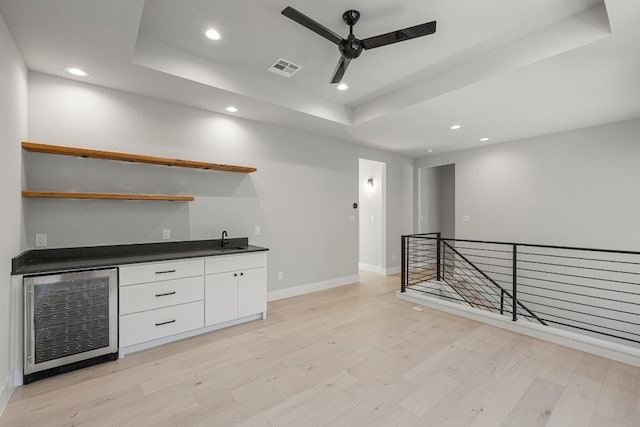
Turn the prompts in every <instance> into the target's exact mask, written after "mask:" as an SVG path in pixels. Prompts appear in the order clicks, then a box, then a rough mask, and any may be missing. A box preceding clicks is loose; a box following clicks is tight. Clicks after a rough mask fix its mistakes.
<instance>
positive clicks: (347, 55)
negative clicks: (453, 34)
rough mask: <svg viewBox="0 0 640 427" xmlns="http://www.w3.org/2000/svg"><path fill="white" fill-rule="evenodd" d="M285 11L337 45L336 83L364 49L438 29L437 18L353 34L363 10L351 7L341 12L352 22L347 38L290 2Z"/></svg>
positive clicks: (284, 12)
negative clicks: (362, 35) (363, 34)
mask: <svg viewBox="0 0 640 427" xmlns="http://www.w3.org/2000/svg"><path fill="white" fill-rule="evenodd" d="M282 14H283V15H284V16H286V17H287V18H289V19H291V20H293V21H295V22H297V23H298V24H300V25H302V26H303V27H306V28H308V29H310V30H311V31H313V32H314V33H316V34H318V35H320V36H322V37H324V38H325V39H327V40H329V41H330V42H332V43H334V44H336V45H338V51H339V52H340V59H339V60H338V65H336V69H335V70H334V72H333V77H332V78H331V83H333V84H337V83H340V82H341V81H342V78H343V77H344V74H345V72H346V71H347V67H348V66H349V64H350V63H351V61H352V60H353V59H356V58H358V57H359V56H360V55H361V54H362V52H363V51H364V50H368V49H374V48H376V47H382V46H386V45H389V44H393V43H397V42H401V41H405V40H409V39H414V38H416V37H422V36H427V35H429V34H433V33H435V32H436V21H431V22H426V23H424V24H419V25H415V26H413V27H408V28H403V29H401V30H396V31H391V32H389V33H385V34H380V35H378V36H373V37H368V38H366V39H358V38H357V37H356V36H355V35H354V34H353V26H354V25H355V24H356V23H357V22H358V20H359V19H360V12H358V11H357V10H353V9H351V10H347V11H346V12H344V13H343V14H342V20H343V21H344V23H345V24H347V25H348V26H349V35H348V36H347V38H346V39H345V38H343V37H341V36H339V35H338V34H336V33H335V32H333V31H331V30H330V29H328V28H327V27H325V26H324V25H321V24H319V23H318V22H316V21H314V20H313V19H311V18H309V17H308V16H306V15H305V14H303V13H302V12H300V11H298V10H296V9H294V8H293V7H291V6H287V7H286V8H284V9H283V10H282Z"/></svg>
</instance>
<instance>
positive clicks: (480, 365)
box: [0, 272, 640, 427]
mask: <svg viewBox="0 0 640 427" xmlns="http://www.w3.org/2000/svg"><path fill="white" fill-rule="evenodd" d="M397 289H399V277H398V276H394V277H383V276H379V275H375V274H373V273H366V272H363V273H362V274H361V281H360V282H359V283H357V284H354V285H349V286H345V287H341V288H337V289H333V290H329V291H324V292H318V293H314V294H309V295H304V296H300V297H295V298H289V299H286V300H281V301H277V302H273V303H270V304H269V316H268V318H267V319H266V320H259V321H255V322H251V323H248V324H244V325H239V326H236V327H232V328H228V329H225V330H221V331H216V332H213V333H210V334H206V335H203V336H198V337H194V338H191V339H187V340H184V341H181V342H177V343H172V344H169V345H165V346H162V347H158V348H155V349H150V350H147V351H142V352H139V353H135V354H133V355H129V356H127V357H125V358H124V359H121V360H119V361H116V362H110V363H106V364H102V365H99V366H95V367H92V368H87V369H84V370H81V371H76V372H72V373H69V374H65V375H62V376H58V377H54V378H50V379H47V380H44V381H39V382H36V383H33V384H30V385H28V386H26V387H20V388H18V389H17V390H16V391H15V392H14V395H13V397H12V398H11V401H10V402H9V404H8V406H7V409H6V410H5V413H4V414H3V415H2V417H0V426H2V427H4V426H38V427H40V426H212V427H213V426H215V427H224V426H242V427H276V426H295V427H305V426H331V427H338V426H344V427H347V426H358V427H360V426H367V427H375V426H393V427H402V426H518V427H523V426H592V427H593V426H606V427H611V426H640V369H639V368H635V367H632V366H629V365H625V364H622V363H617V362H613V361H610V360H608V359H604V358H600V357H596V356H593V355H590V354H586V353H581V352H579V351H576V350H572V349H568V348H565V347H562V346H558V345H555V344H551V343H548V342H545V341H540V340H537V339H534V338H531V337H526V336H522V335H518V334H516V333H513V332H510V331H505V330H502V329H498V328H494V327H491V326H488V325H484V324H481V323H477V322H474V321H472V320H468V319H464V318H459V317H456V316H453V315H450V314H446V313H442V312H439V311H436V310H432V309H429V308H427V307H420V309H421V311H419V310H416V309H414V305H413V304H411V303H408V302H404V301H400V300H398V299H396V297H395V294H394V293H395V291H396V290H397Z"/></svg>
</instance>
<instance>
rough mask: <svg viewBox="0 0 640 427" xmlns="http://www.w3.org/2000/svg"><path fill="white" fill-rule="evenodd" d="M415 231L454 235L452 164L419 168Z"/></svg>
mask: <svg viewBox="0 0 640 427" xmlns="http://www.w3.org/2000/svg"><path fill="white" fill-rule="evenodd" d="M418 178H419V179H418V200H419V203H418V232H419V233H431V232H437V231H439V232H440V233H442V237H448V238H455V236H456V166H455V164H450V165H444V166H436V167H427V168H420V169H418Z"/></svg>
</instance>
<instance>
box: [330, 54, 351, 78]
mask: <svg viewBox="0 0 640 427" xmlns="http://www.w3.org/2000/svg"><path fill="white" fill-rule="evenodd" d="M350 62H351V60H350V59H347V58H345V57H344V56H341V57H340V60H339V61H338V65H337V66H336V70H335V71H334V72H333V78H332V79H331V83H340V82H341V81H342V78H343V77H344V73H345V72H346V71H347V67H348V66H349V63H350Z"/></svg>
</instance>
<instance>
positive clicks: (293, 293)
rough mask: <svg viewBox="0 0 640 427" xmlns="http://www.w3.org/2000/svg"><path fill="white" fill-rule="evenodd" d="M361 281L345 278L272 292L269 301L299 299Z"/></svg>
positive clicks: (356, 278) (268, 296)
mask: <svg viewBox="0 0 640 427" xmlns="http://www.w3.org/2000/svg"><path fill="white" fill-rule="evenodd" d="M359 281H360V276H358V275H357V274H356V275H353V276H344V277H338V278H337V279H331V280H325V281H323V282H316V283H307V284H306V285H300V286H294V287H291V288H286V289H279V290H277V291H270V292H269V293H268V294H267V301H277V300H280V299H285V298H291V297H297V296H298V295H304V294H310V293H312V292H318V291H324V290H326V289H331V288H337V287H339V286H344V285H351V284H353V283H357V282H359Z"/></svg>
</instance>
